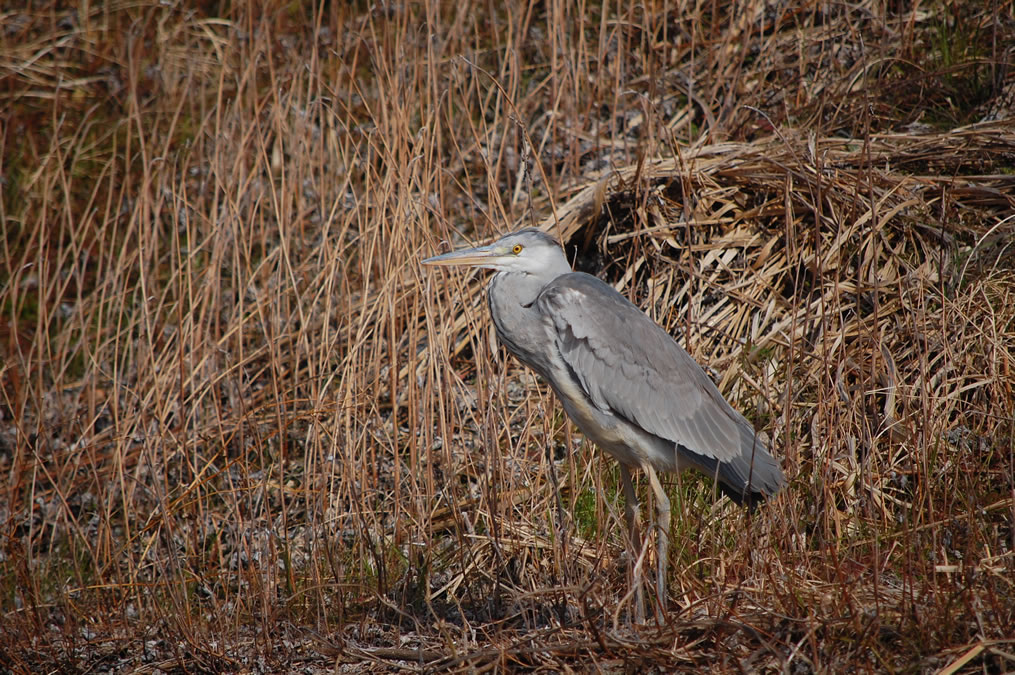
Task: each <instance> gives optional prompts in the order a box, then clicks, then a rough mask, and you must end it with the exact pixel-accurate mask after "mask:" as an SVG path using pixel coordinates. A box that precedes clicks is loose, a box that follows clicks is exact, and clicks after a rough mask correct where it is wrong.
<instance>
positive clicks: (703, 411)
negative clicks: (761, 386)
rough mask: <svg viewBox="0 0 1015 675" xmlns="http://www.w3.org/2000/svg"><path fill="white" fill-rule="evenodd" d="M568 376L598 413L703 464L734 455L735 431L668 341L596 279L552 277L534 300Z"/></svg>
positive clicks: (707, 383)
mask: <svg viewBox="0 0 1015 675" xmlns="http://www.w3.org/2000/svg"><path fill="white" fill-rule="evenodd" d="M536 306H537V308H538V309H539V311H540V312H541V313H542V314H543V315H544V316H546V317H548V318H549V319H550V321H551V322H552V325H553V327H554V331H555V333H556V341H557V347H558V349H559V350H560V355H561V357H562V358H563V360H564V362H565V363H566V364H567V365H568V367H569V368H570V370H571V373H572V376H573V377H574V378H575V379H576V380H577V381H578V383H579V384H580V385H581V387H582V388H583V389H584V390H585V392H586V394H588V396H589V398H591V399H592V401H593V403H595V405H596V406H597V407H599V408H600V409H601V410H604V411H609V412H611V413H613V414H615V415H619V416H622V417H623V418H625V419H627V420H628V421H630V422H633V423H635V424H637V425H638V426H640V427H641V428H642V429H644V430H645V431H647V432H649V433H652V434H654V435H656V436H659V437H661V438H665V439H667V440H670V441H673V442H674V443H677V444H679V445H682V446H684V447H685V448H687V449H688V450H690V451H691V452H694V453H696V454H699V455H702V456H704V457H707V458H710V459H715V460H718V461H719V462H728V461H731V460H733V459H734V458H738V457H739V456H740V454H741V447H740V446H741V430H740V426H741V424H749V423H748V422H747V421H746V420H744V419H743V418H742V417H741V416H740V414H739V413H737V412H736V411H735V410H733V408H732V407H730V405H729V403H727V402H726V400H725V399H724V398H723V397H722V394H720V393H719V390H718V389H717V388H716V387H715V385H714V384H713V383H712V381H711V380H710V379H709V378H708V376H707V375H706V374H705V372H704V371H703V370H702V369H701V367H700V366H699V365H698V364H697V363H696V362H695V361H694V359H692V358H691V357H690V355H688V354H687V352H685V351H684V350H683V348H681V347H680V345H678V344H677V343H676V342H674V341H673V338H671V337H670V336H669V334H668V333H667V332H666V331H664V330H663V329H662V328H660V327H659V326H658V325H656V323H655V322H653V321H652V320H651V319H650V318H649V317H648V316H646V315H645V314H644V313H643V312H642V311H641V310H639V309H638V308H637V307H635V306H634V305H633V304H631V303H630V302H629V301H628V300H627V299H626V298H625V297H624V296H622V295H621V294H620V293H617V292H616V291H615V290H614V289H613V288H611V287H610V286H609V285H607V284H605V283H604V282H602V281H600V280H599V279H597V278H596V277H593V276H590V275H588V274H583V273H580V272H574V273H571V274H566V275H564V276H561V277H558V278H557V279H555V280H554V281H553V282H551V283H550V284H549V285H548V286H547V287H546V288H545V289H544V290H543V291H542V293H540V295H539V297H538V298H537V299H536Z"/></svg>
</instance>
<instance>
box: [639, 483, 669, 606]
mask: <svg viewBox="0 0 1015 675" xmlns="http://www.w3.org/2000/svg"><path fill="white" fill-rule="evenodd" d="M643 468H644V469H645V474H646V475H647V476H648V482H649V485H651V486H652V492H653V493H654V494H655V498H656V525H657V526H658V527H659V544H658V546H657V550H656V558H657V560H656V562H657V565H658V569H657V570H656V574H657V576H656V593H657V596H658V604H657V605H656V615H657V616H658V617H659V619H660V622H661V621H662V618H663V617H662V615H661V614H660V612H663V613H665V612H666V599H667V594H666V572H667V571H668V570H669V554H670V499H669V497H667V496H666V490H664V489H663V484H662V483H660V482H659V477H658V476H656V472H655V469H653V468H652V467H651V466H649V465H645V467H643Z"/></svg>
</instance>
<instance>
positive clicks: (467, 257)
mask: <svg viewBox="0 0 1015 675" xmlns="http://www.w3.org/2000/svg"><path fill="white" fill-rule="evenodd" d="M423 264H424V265H466V266H469V267H486V268H488V269H492V270H497V271H499V272H521V273H523V274H532V275H536V276H543V275H548V274H549V275H553V276H557V275H560V274H567V273H568V272H570V271H571V266H570V265H568V264H567V258H565V257H564V252H563V251H562V250H561V248H560V244H558V243H557V241H556V240H555V239H554V238H553V237H551V236H550V235H548V234H545V233H543V232H540V231H539V230H536V229H531V228H529V229H525V230H519V231H518V232H512V233H511V234H507V235H504V236H503V237H501V238H500V239H498V240H497V241H495V242H493V243H492V244H489V245H487V246H480V247H478V248H469V249H464V250H462V251H452V252H451V253H445V254H444V255H439V256H436V257H433V258H427V259H426V260H424V261H423Z"/></svg>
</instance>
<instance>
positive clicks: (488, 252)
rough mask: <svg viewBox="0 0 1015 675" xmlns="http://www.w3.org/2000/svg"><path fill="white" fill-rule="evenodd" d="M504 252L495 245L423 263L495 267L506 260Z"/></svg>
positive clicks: (449, 254)
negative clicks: (503, 259)
mask: <svg viewBox="0 0 1015 675" xmlns="http://www.w3.org/2000/svg"><path fill="white" fill-rule="evenodd" d="M504 257H505V256H504V251H503V249H502V248H501V247H498V246H496V245H495V244H490V245H489V246H480V247H478V248H467V249H463V250H461V251H452V252H451V253H445V254H443V255H437V256H434V257H433V258H427V259H426V260H424V261H423V264H424V265H469V266H472V267H494V266H496V264H497V263H498V262H499V261H500V260H501V259H502V258H504Z"/></svg>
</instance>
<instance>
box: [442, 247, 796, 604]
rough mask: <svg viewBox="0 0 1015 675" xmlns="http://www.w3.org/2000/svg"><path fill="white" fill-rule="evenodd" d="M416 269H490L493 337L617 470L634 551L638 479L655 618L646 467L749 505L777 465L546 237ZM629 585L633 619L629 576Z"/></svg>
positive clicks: (771, 488) (654, 330) (693, 369)
mask: <svg viewBox="0 0 1015 675" xmlns="http://www.w3.org/2000/svg"><path fill="white" fill-rule="evenodd" d="M423 264H424V265H467V266H471V267H484V268H488V269H493V270H496V274H494V275H493V278H492V279H491V280H490V284H489V286H488V288H487V300H488V303H489V306H490V315H491V316H492V317H493V323H494V327H495V329H496V332H497V337H498V338H499V339H500V342H501V343H502V344H503V345H504V346H505V347H507V349H508V351H509V352H511V353H512V354H514V355H515V357H516V358H517V359H518V360H519V361H521V362H522V363H524V364H525V365H527V366H528V367H529V368H531V369H532V370H534V371H535V372H537V373H539V374H540V375H542V376H543V377H544V378H545V379H546V381H547V382H549V383H550V386H551V387H552V388H553V391H554V392H555V393H556V395H557V398H558V399H559V400H560V402H561V405H563V406H564V410H565V411H566V412H567V414H568V417H570V418H571V420H572V421H573V422H574V423H575V424H576V425H577V426H578V428H579V429H580V430H581V431H582V433H583V434H584V435H585V437H586V438H588V439H590V440H592V441H593V442H594V443H595V444H596V445H598V446H599V447H600V448H602V449H603V450H605V451H606V452H608V453H609V454H610V455H612V456H613V457H614V458H615V459H616V460H617V461H618V462H619V463H620V475H621V479H622V481H623V488H624V497H625V502H626V504H625V515H626V518H627V522H628V527H629V532H630V543H631V546H632V548H633V549H634V550H635V552H636V551H637V547H638V546H639V541H638V540H639V538H640V535H639V531H638V530H639V528H638V508H639V507H638V498H637V495H636V493H635V490H634V485H633V484H632V482H631V469H641V470H642V471H643V472H644V473H645V475H646V476H647V477H648V481H649V485H650V486H651V488H652V492H653V494H654V495H655V501H656V510H657V518H656V524H657V526H658V530H659V532H658V543H657V550H656V561H657V578H656V592H657V595H658V604H657V605H656V607H657V611H658V610H659V609H662V608H665V604H666V583H665V582H666V571H667V565H668V560H667V558H668V545H669V533H670V501H669V499H668V498H667V496H666V492H665V490H664V489H663V486H662V484H661V483H660V481H659V478H658V476H657V475H656V472H658V471H674V472H676V471H681V470H683V469H685V468H691V469H696V470H697V471H700V472H701V473H703V474H705V475H707V476H711V477H712V478H713V479H714V480H715V482H716V484H717V485H718V487H719V488H720V489H721V490H722V491H723V492H724V493H725V494H727V495H729V496H730V497H731V498H732V499H733V500H734V501H735V502H737V503H739V504H744V503H746V504H749V505H751V506H753V505H754V504H755V503H757V502H759V501H761V500H763V499H766V498H768V497H771V496H772V495H774V494H775V493H776V492H778V491H779V489H780V488H781V487H782V486H783V483H784V478H783V474H782V470H781V469H780V468H779V463H778V462H777V461H776V459H775V458H774V457H773V456H772V455H771V454H770V453H769V451H768V449H767V448H766V447H765V445H764V444H763V443H762V442H761V441H760V440H759V439H758V437H757V434H756V433H755V430H754V427H753V426H752V425H751V423H750V422H748V421H747V419H745V418H744V416H743V415H741V414H740V413H739V412H737V411H736V410H735V409H734V408H733V407H732V406H731V405H730V404H729V403H728V402H727V401H726V399H725V398H723V396H722V394H721V393H719V389H718V388H717V387H716V386H715V384H713V382H712V380H711V379H709V377H708V376H707V375H706V374H705V372H704V371H703V370H702V369H701V367H700V366H699V365H698V364H697V363H696V362H695V361H694V359H693V358H691V356H690V355H689V354H688V353H687V352H686V351H684V349H683V348H682V347H681V346H680V345H678V344H677V343H676V342H675V341H674V340H673V338H672V337H670V335H669V334H668V333H667V332H666V331H665V330H663V329H662V328H661V327H660V326H658V325H657V324H656V323H655V322H654V321H652V319H650V318H649V317H648V316H647V315H646V314H645V313H644V312H642V311H641V310H640V309H638V308H637V307H636V306H635V305H633V304H632V303H631V302H630V301H629V300H628V299H627V298H625V297H624V296H623V295H621V294H620V293H618V292H617V291H616V290H614V289H613V288H612V287H611V286H609V285H608V284H606V283H605V282H603V281H601V280H600V279H598V278H596V277H594V276H591V275H589V274H585V273H583V272H573V271H571V266H570V265H569V264H568V262H567V258H566V257H565V256H564V252H563V250H562V249H561V247H560V244H559V243H557V241H556V240H554V239H553V238H552V237H550V236H549V235H547V234H545V233H543V232H542V231H540V230H536V229H524V230H520V231H518V232H513V233H511V234H508V235H506V236H504V237H501V238H500V239H498V240H497V241H495V242H493V243H492V244H490V245H488V246H480V247H478V248H471V249H467V250H461V251H454V252H451V253H445V254H444V255H439V256H436V257H433V258H428V259H426V260H424V261H423ZM635 588H636V590H637V604H636V611H637V614H638V617H637V618H638V620H642V618H643V613H644V609H643V606H642V600H641V590H640V589H641V578H640V575H639V574H638V573H637V572H636V573H635Z"/></svg>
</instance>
